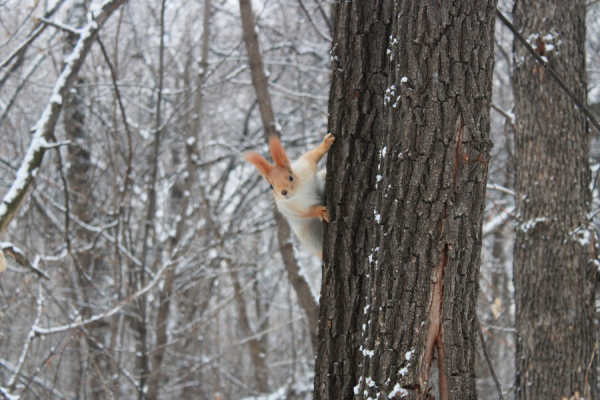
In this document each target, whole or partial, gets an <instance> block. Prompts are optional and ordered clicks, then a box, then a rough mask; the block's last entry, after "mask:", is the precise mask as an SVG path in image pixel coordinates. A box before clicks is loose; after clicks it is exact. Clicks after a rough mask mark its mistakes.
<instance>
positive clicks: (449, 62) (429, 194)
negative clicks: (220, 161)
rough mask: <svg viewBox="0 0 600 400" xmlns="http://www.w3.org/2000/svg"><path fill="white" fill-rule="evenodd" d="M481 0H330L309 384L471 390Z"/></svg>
mask: <svg viewBox="0 0 600 400" xmlns="http://www.w3.org/2000/svg"><path fill="white" fill-rule="evenodd" d="M495 7H496V4H495V1H493V0H478V1H465V0H456V1H451V0H442V1H439V2H432V1H427V0H420V1H412V0H403V1H391V0H372V1H352V0H350V1H344V2H337V3H336V12H335V15H336V23H335V32H334V40H333V48H332V52H331V57H332V71H333V72H332V83H331V90H330V98H329V132H331V133H333V134H334V135H335V136H336V142H335V144H334V146H333V147H332V149H331V150H330V152H329V157H328V160H327V161H328V162H327V171H328V174H327V189H326V192H327V196H328V199H327V207H328V209H329V210H330V215H331V217H332V222H331V223H330V224H328V225H327V227H326V231H325V242H324V249H323V261H324V269H323V279H322V282H323V283H322V288H321V309H320V315H321V318H320V325H319V345H318V353H317V360H316V373H315V392H314V398H315V399H331V400H333V399H335V400H338V399H366V398H369V397H370V398H380V399H387V398H390V399H391V398H409V399H425V398H439V399H475V398H477V394H476V390H475V366H474V361H475V354H476V346H477V318H476V305H477V293H478V288H479V286H478V273H479V264H480V251H481V245H482V232H481V228H482V218H483V212H484V208H485V188H486V181H487V169H488V160H489V150H490V148H491V146H492V144H491V142H490V139H489V130H490V119H489V112H490V105H491V92H492V72H493V66H494V55H493V32H494V23H495Z"/></svg>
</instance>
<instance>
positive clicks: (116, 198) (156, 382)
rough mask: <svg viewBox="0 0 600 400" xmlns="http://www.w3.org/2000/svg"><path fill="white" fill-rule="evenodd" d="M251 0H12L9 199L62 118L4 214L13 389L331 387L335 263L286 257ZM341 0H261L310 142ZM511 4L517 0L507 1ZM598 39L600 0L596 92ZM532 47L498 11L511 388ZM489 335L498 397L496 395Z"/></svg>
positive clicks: (501, 245) (8, 19)
mask: <svg viewBox="0 0 600 400" xmlns="http://www.w3.org/2000/svg"><path fill="white" fill-rule="evenodd" d="M104 3H107V4H110V5H111V7H113V8H112V9H111V10H110V12H108V11H106V10H104V9H102V8H101V5H102V4H104ZM121 3H122V4H121ZM240 3H244V1H238V0H210V1H209V0H192V1H184V0H162V1H142V0H128V1H116V0H113V1H107V2H100V1H95V0H94V1H88V0H53V1H50V0H41V1H40V0H0V195H1V196H4V195H5V194H6V193H7V192H8V190H9V188H10V187H11V185H13V183H14V182H15V180H18V179H21V177H20V176H19V175H18V174H17V170H18V169H19V167H20V166H21V164H22V162H23V160H24V159H25V158H26V152H27V149H28V147H29V146H30V143H31V142H32V133H33V132H34V131H35V130H36V129H37V130H38V131H40V129H42V128H44V127H45V126H48V123H49V122H52V121H54V123H55V126H54V129H53V132H52V133H50V135H49V136H45V137H46V140H45V141H44V142H43V143H42V144H41V147H40V148H43V149H44V150H45V151H44V155H43V157H44V158H43V163H42V166H41V168H39V169H38V170H37V172H36V178H35V183H34V184H33V185H32V187H31V188H30V189H29V192H28V194H27V198H26V199H25V201H24V202H23V204H22V206H21V207H20V209H19V210H18V214H17V215H16V216H15V217H14V218H13V219H12V221H10V224H9V225H8V226H7V227H4V226H3V223H4V220H0V232H2V231H3V229H4V228H6V229H5V230H4V231H3V233H2V236H0V240H1V241H2V242H0V248H2V249H3V250H4V255H5V257H6V267H7V270H6V271H4V272H2V273H1V274H0V398H2V396H4V398H7V399H11V400H15V399H19V398H20V399H88V398H89V399H108V398H113V399H119V398H121V399H133V398H139V399H158V398H161V399H172V398H181V399H207V400H208V399H210V400H229V399H242V398H247V399H250V398H255V399H259V398H260V399H270V400H277V399H309V398H312V391H313V385H312V379H313V374H314V368H315V352H314V351H315V350H314V343H313V341H314V334H315V331H314V329H313V328H314V327H311V323H310V321H309V320H310V319H311V317H310V315H309V317H307V313H309V310H310V309H311V307H312V308H314V307H315V305H316V303H318V293H319V288H320V280H321V263H320V261H319V260H318V259H316V258H314V257H313V256H311V255H310V254H308V253H307V252H306V251H305V250H304V249H302V248H301V247H300V246H299V245H298V243H297V242H296V240H295V239H292V240H293V241H294V244H293V249H294V251H293V252H292V254H291V256H292V257H293V258H294V259H295V262H296V263H297V264H295V265H297V267H298V269H297V270H295V271H292V270H290V269H289V268H288V269H286V268H285V267H284V260H283V259H282V255H281V254H282V253H281V252H280V242H279V240H278V236H277V235H278V231H277V229H276V224H275V218H274V214H273V201H272V196H271V195H270V193H269V187H268V184H267V183H266V182H265V181H264V180H263V179H262V178H261V177H260V176H259V175H258V174H257V173H256V171H255V170H254V168H253V167H252V166H251V165H250V164H248V163H245V162H243V160H242V157H241V156H242V154H243V153H244V152H245V151H248V150H254V151H257V152H259V153H261V154H263V155H266V144H265V140H264V132H263V122H262V121H263V120H262V119H261V113H260V110H259V107H258V100H257V94H256V90H255V88H254V87H253V85H252V79H251V71H250V66H249V57H248V55H247V54H248V53H247V51H246V44H245V42H244V34H243V29H242V21H241V18H240ZM331 3H333V1H332V0H253V1H252V7H253V10H254V17H255V30H256V32H257V34H258V42H259V48H260V54H261V56H262V61H263V63H264V71H265V73H266V77H267V80H268V92H269V93H270V97H271V103H272V106H273V110H274V113H275V121H276V124H275V127H274V128H275V129H276V130H277V131H278V132H280V133H281V137H282V142H283V144H284V147H285V148H286V150H287V151H288V154H289V155H290V158H292V159H294V158H296V157H297V156H298V155H300V154H302V153H303V152H304V151H306V150H308V149H310V148H313V147H315V146H316V145H317V144H318V143H320V142H321V140H322V138H323V136H324V135H325V134H326V133H327V116H328V111H327V110H328V92H329V84H330V70H331V57H330V51H331V45H332V44H331V43H332V41H331V37H332V28H333V21H332V4H331ZM119 5H120V6H119ZM117 6H119V7H118V8H116V7H117ZM512 6H513V4H512V2H511V1H499V4H498V8H499V9H500V10H502V11H503V12H504V13H505V14H506V15H510V12H511V9H512ZM113 10H114V11H113ZM90 12H93V13H94V15H95V16H100V17H99V18H104V19H106V22H105V23H104V25H103V26H102V28H101V29H100V30H99V34H98V37H97V39H96V40H92V41H90V43H89V45H88V48H89V53H87V52H86V51H87V50H85V49H84V48H83V47H78V44H77V43H78V39H79V38H81V37H82V36H85V32H90V29H91V30H93V29H95V28H96V27H95V25H94V24H89V23H88V17H87V15H88V13H90ZM103 13H104V14H103ZM80 28H84V29H82V30H81V31H75V30H74V29H80ZM599 38H600V2H598V1H595V0H590V1H588V9H587V43H586V49H585V51H586V54H587V78H588V90H589V96H588V97H589V98H588V101H589V104H590V107H591V108H592V109H594V108H599V109H600V105H599V104H600V74H599V73H600V39H599ZM512 46H513V37H512V34H511V33H510V32H509V31H508V29H506V28H505V27H504V26H503V25H502V24H500V23H497V25H496V36H495V58H496V64H495V71H494V82H493V84H494V86H493V96H494V101H493V105H492V111H491V120H492V126H491V138H492V140H493V142H494V148H493V149H492V159H491V162H490V164H489V181H488V186H487V206H486V214H485V217H484V225H483V238H484V246H483V250H482V263H481V275H480V287H481V291H480V295H479V309H478V313H479V318H480V321H481V324H482V328H483V332H484V335H485V340H486V346H487V350H488V352H489V354H490V357H491V360H492V363H493V365H494V367H495V372H496V374H497V375H498V379H499V381H500V383H501V384H502V387H503V389H504V392H505V394H506V398H513V397H514V391H513V387H514V380H515V377H514V370H515V369H514V365H515V360H514V354H515V346H516V343H515V342H516V336H515V324H514V313H515V309H514V300H513V283H512V264H513V259H512V257H513V243H514V240H515V222H514V218H515V198H514V174H515V160H514V151H513V142H514V138H513V133H514V129H513V128H514V126H513V125H514V117H513V115H512V109H513V94H512V86H511V73H512V69H513V63H514V60H513V50H512ZM81 56H84V57H85V61H84V62H83V64H82V65H81V69H80V70H79V73H78V74H77V76H73V78H72V79H73V80H72V86H71V88H70V89H69V90H68V92H65V93H64V95H61V96H59V98H58V100H57V98H56V97H55V95H56V94H57V93H58V92H57V91H60V90H61V85H63V84H64V79H65V78H64V77H65V74H64V72H65V71H67V72H68V68H70V66H71V65H72V64H73V63H74V62H75V63H76V61H77V58H78V57H81ZM82 60H83V58H82ZM52 104H54V105H55V106H52ZM59 105H62V111H61V113H60V116H58V114H56V113H55V111H56V109H58V108H60V107H59ZM53 118H54V120H53ZM56 118H58V119H56ZM592 133H593V138H594V139H593V140H592V147H591V164H592V181H593V184H595V180H594V179H593V178H594V177H595V176H596V171H598V169H599V166H600V147H598V145H597V140H596V138H597V135H598V132H596V131H592ZM44 135H47V134H46V133H45V134H44ZM49 139H50V140H49ZM592 189H593V190H594V191H593V194H592V195H593V199H594V206H593V210H592V216H591V219H592V220H593V222H598V221H597V217H596V214H597V211H596V210H597V209H598V207H597V204H598V200H597V197H598V196H597V189H596V188H595V187H594V188H592ZM0 211H2V212H4V210H0ZM0 214H1V213H0ZM594 228H595V229H596V230H597V228H598V226H597V225H594ZM288 265H289V264H288ZM292 278H293V279H292ZM299 280H300V281H302V280H305V282H307V283H308V285H309V288H308V289H310V291H308V292H305V293H304V295H305V296H304V298H303V299H301V298H299V297H301V296H299V295H298V293H299V292H298V289H297V288H298V287H299V286H302V284H298V281H299ZM305 287H306V286H305ZM307 296H308V297H307ZM309 314H310V313H309ZM312 318H313V319H314V316H313V317H312ZM313 323H314V321H313ZM596 336H597V335H596ZM479 351H480V354H479V359H478V391H479V397H480V398H482V399H488V398H489V399H491V398H497V397H498V394H497V391H496V387H495V385H494V381H493V379H492V376H491V375H490V371H489V369H488V367H487V365H486V364H485V361H484V359H483V352H482V351H481V349H480V350H479ZM596 351H598V346H596Z"/></svg>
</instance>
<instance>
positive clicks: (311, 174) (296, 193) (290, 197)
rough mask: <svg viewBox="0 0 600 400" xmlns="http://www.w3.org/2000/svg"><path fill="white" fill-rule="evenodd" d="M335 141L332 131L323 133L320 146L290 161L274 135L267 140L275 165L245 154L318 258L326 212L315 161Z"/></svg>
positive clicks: (322, 178)
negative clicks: (324, 134) (326, 133)
mask: <svg viewBox="0 0 600 400" xmlns="http://www.w3.org/2000/svg"><path fill="white" fill-rule="evenodd" d="M334 141H335V138H334V137H333V136H332V135H331V134H328V135H326V136H325V138H324V139H323V142H322V143H321V145H320V146H318V147H317V148H316V149H313V150H311V151H308V152H306V153H305V154H304V155H303V156H302V157H300V159H299V160H297V161H295V162H294V163H293V164H291V163H290V160H289V159H288V157H287V154H286V152H285V149H284V148H283V146H282V145H281V142H280V141H279V139H278V138H277V137H276V136H273V137H271V138H270V139H269V151H270V153H271V157H272V158H273V161H274V162H275V164H270V163H269V162H268V161H267V160H265V159H264V158H262V157H261V156H260V155H258V154H257V153H254V152H248V153H246V154H245V156H244V158H245V159H246V161H248V162H250V163H252V164H253V165H254V166H255V167H256V169H257V170H258V172H259V173H260V174H261V175H262V176H263V177H264V178H265V179H266V180H267V182H268V183H269V184H270V185H271V189H272V191H273V197H274V198H275V202H276V203H277V208H278V209H279V211H280V212H281V213H282V214H283V215H285V217H286V218H287V220H288V221H289V223H290V227H291V228H292V230H293V231H294V233H296V235H297V236H298V238H299V239H300V241H301V242H302V244H303V245H304V246H305V247H306V248H307V249H308V250H309V251H311V252H312V253H313V254H315V255H316V256H318V257H321V253H322V246H323V226H322V223H321V221H327V222H329V212H328V211H327V208H326V207H325V206H323V205H322V204H323V202H324V200H325V199H324V188H325V171H321V172H319V173H317V163H318V162H319V160H320V159H321V158H322V157H323V156H324V155H325V153H327V151H328V150H329V148H330V147H331V145H332V144H333V142H334ZM319 220H321V221H319Z"/></svg>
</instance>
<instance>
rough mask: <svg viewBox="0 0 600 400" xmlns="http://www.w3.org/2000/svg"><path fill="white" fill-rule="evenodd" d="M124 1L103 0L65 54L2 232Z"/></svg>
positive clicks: (7, 201) (2, 209)
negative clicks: (100, 32)
mask: <svg viewBox="0 0 600 400" xmlns="http://www.w3.org/2000/svg"><path fill="white" fill-rule="evenodd" d="M125 1H126V0H106V1H104V3H102V6H101V7H100V9H99V10H98V12H97V13H96V14H94V17H93V18H92V19H91V20H90V21H89V22H88V23H87V25H86V26H85V27H83V28H82V29H81V31H80V36H79V40H78V41H77V44H76V45H75V47H74V48H73V52H72V53H71V54H70V55H68V56H67V57H66V58H65V60H64V61H65V66H64V68H63V70H62V72H61V74H60V75H59V76H58V78H57V79H56V82H55V84H54V88H53V89H52V94H51V95H50V99H49V101H48V104H47V105H46V108H45V109H44V111H43V112H42V115H41V117H40V118H39V119H38V121H37V123H36V124H35V126H34V127H33V130H34V133H33V136H32V139H31V143H30V144H29V148H28V149H27V152H26V153H25V157H24V159H23V162H22V163H21V166H20V167H19V170H18V171H17V177H16V179H15V180H14V182H13V183H12V185H11V187H10V188H9V189H8V192H7V193H6V194H5V195H4V198H3V199H2V202H1V203H0V234H2V232H4V230H6V227H7V226H8V224H9V223H10V221H11V220H12V219H13V217H14V216H15V214H16V212H17V210H18V209H19V207H20V206H21V204H22V203H23V200H24V199H25V194H26V193H27V190H28V189H29V187H30V186H31V184H32V183H33V181H34V179H35V176H36V174H37V171H38V169H39V167H40V166H41V164H42V159H43V157H44V153H45V152H46V149H47V148H48V142H49V141H51V140H52V139H53V136H54V127H55V126H56V123H57V121H58V116H59V114H60V110H61V108H62V99H63V97H64V95H65V94H66V93H67V91H68V90H69V88H70V87H71V84H72V82H73V80H74V79H75V77H76V76H77V74H78V72H79V69H80V68H81V66H82V65H83V62H84V60H85V57H86V56H87V54H88V53H89V50H90V48H91V46H92V43H93V42H94V40H95V38H96V34H97V33H98V30H99V29H100V27H101V26H102V24H103V23H104V22H105V21H106V20H107V18H108V17H109V16H110V15H111V14H112V12H113V11H114V10H115V9H116V8H117V7H118V6H119V5H121V4H122V3H124V2H125Z"/></svg>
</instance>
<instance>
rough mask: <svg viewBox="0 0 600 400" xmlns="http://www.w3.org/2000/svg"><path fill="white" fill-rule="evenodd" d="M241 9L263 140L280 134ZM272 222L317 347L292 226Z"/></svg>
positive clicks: (244, 6) (247, 9) (279, 219)
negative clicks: (292, 241) (275, 227)
mask: <svg viewBox="0 0 600 400" xmlns="http://www.w3.org/2000/svg"><path fill="white" fill-rule="evenodd" d="M240 11H241V16H242V26H243V30H244V41H245V43H246V51H247V52H248V62H249V65H250V72H251V74H252V84H253V85H254V89H255V91H256V97H257V100H258V107H259V109H260V115H261V118H262V123H263V128H264V132H265V134H264V136H265V141H266V142H267V143H268V141H269V138H270V137H271V136H273V135H277V136H279V132H277V130H276V129H275V113H274V111H273V106H272V104H271V97H270V95H269V88H268V81H267V77H266V75H265V71H264V63H263V61H262V55H261V54H260V50H259V47H258V36H257V34H256V30H255V29H254V15H253V13H252V3H251V0H240ZM274 215H275V222H276V224H277V238H278V241H279V251H280V252H281V257H282V259H283V265H284V266H285V270H286V272H287V274H288V278H289V280H290V282H291V283H292V286H293V287H294V290H295V291H296V295H297V296H298V300H299V302H300V306H301V307H302V309H303V310H304V312H305V314H306V317H307V320H308V329H309V332H310V338H311V343H312V345H313V349H315V350H316V348H317V329H318V324H319V305H318V304H317V302H316V301H315V298H314V296H313V294H312V289H311V287H310V283H309V282H308V281H307V280H306V278H305V277H304V275H303V274H302V272H301V271H302V268H301V266H300V265H299V264H298V260H296V257H295V256H294V249H293V246H292V244H291V243H290V235H291V229H290V226H289V224H288V222H287V221H286V219H285V217H284V216H283V215H282V214H280V213H279V212H277V210H274Z"/></svg>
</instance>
